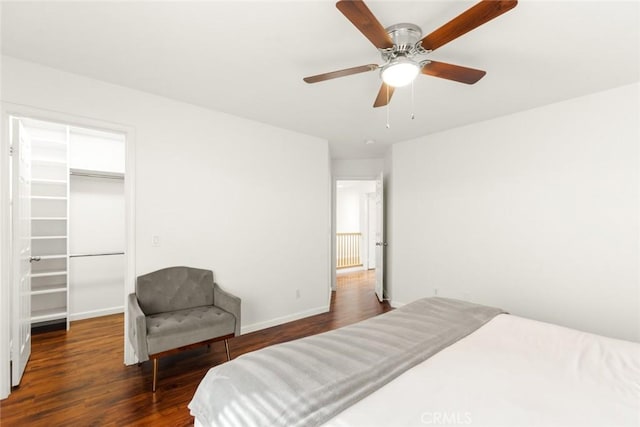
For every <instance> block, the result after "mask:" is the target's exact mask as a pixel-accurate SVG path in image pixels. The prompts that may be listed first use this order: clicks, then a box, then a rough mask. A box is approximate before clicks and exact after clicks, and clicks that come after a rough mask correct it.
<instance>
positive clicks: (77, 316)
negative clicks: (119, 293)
mask: <svg viewBox="0 0 640 427" xmlns="http://www.w3.org/2000/svg"><path fill="white" fill-rule="evenodd" d="M117 313H124V306H120V307H109V308H101V309H100V310H90V311H82V312H80V313H71V314H69V321H71V322H73V321H74V320H83V319H90V318H92V317H100V316H108V315H110V314H117Z"/></svg>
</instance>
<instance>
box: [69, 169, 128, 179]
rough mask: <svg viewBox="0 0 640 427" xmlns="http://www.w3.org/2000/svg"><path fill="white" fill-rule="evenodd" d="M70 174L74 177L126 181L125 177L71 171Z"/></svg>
mask: <svg viewBox="0 0 640 427" xmlns="http://www.w3.org/2000/svg"><path fill="white" fill-rule="evenodd" d="M70 174H71V175H73V176H85V177H89V178H106V179H124V175H108V174H101V173H90V172H78V171H71V172H70Z"/></svg>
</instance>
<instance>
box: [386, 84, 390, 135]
mask: <svg viewBox="0 0 640 427" xmlns="http://www.w3.org/2000/svg"><path fill="white" fill-rule="evenodd" d="M386 86H387V129H389V128H391V125H390V124H389V85H386Z"/></svg>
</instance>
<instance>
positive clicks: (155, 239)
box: [151, 235, 160, 247]
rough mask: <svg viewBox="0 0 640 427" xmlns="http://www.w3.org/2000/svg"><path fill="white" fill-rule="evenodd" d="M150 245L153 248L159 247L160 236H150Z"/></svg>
mask: <svg viewBox="0 0 640 427" xmlns="http://www.w3.org/2000/svg"><path fill="white" fill-rule="evenodd" d="M151 245H152V246H155V247H158V246H160V236H158V235H154V236H151Z"/></svg>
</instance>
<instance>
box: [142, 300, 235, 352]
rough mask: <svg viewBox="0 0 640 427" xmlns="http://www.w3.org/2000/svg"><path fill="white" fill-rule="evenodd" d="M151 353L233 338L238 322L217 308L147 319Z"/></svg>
mask: <svg viewBox="0 0 640 427" xmlns="http://www.w3.org/2000/svg"><path fill="white" fill-rule="evenodd" d="M146 323H147V347H148V353H149V354H150V355H151V354H157V353H161V352H163V351H167V350H172V349H175V348H179V347H183V346H186V345H190V344H195V343H199V342H202V341H206V340H210V339H213V338H216V337H221V336H224V335H230V334H233V333H234V331H235V329H236V318H235V317H234V315H233V314H231V313H229V312H227V311H225V310H223V309H221V308H220V307H217V306H215V305H209V306H202V307H193V308H186V309H183V310H176V311H169V312H166V313H157V314H152V315H150V316H146Z"/></svg>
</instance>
